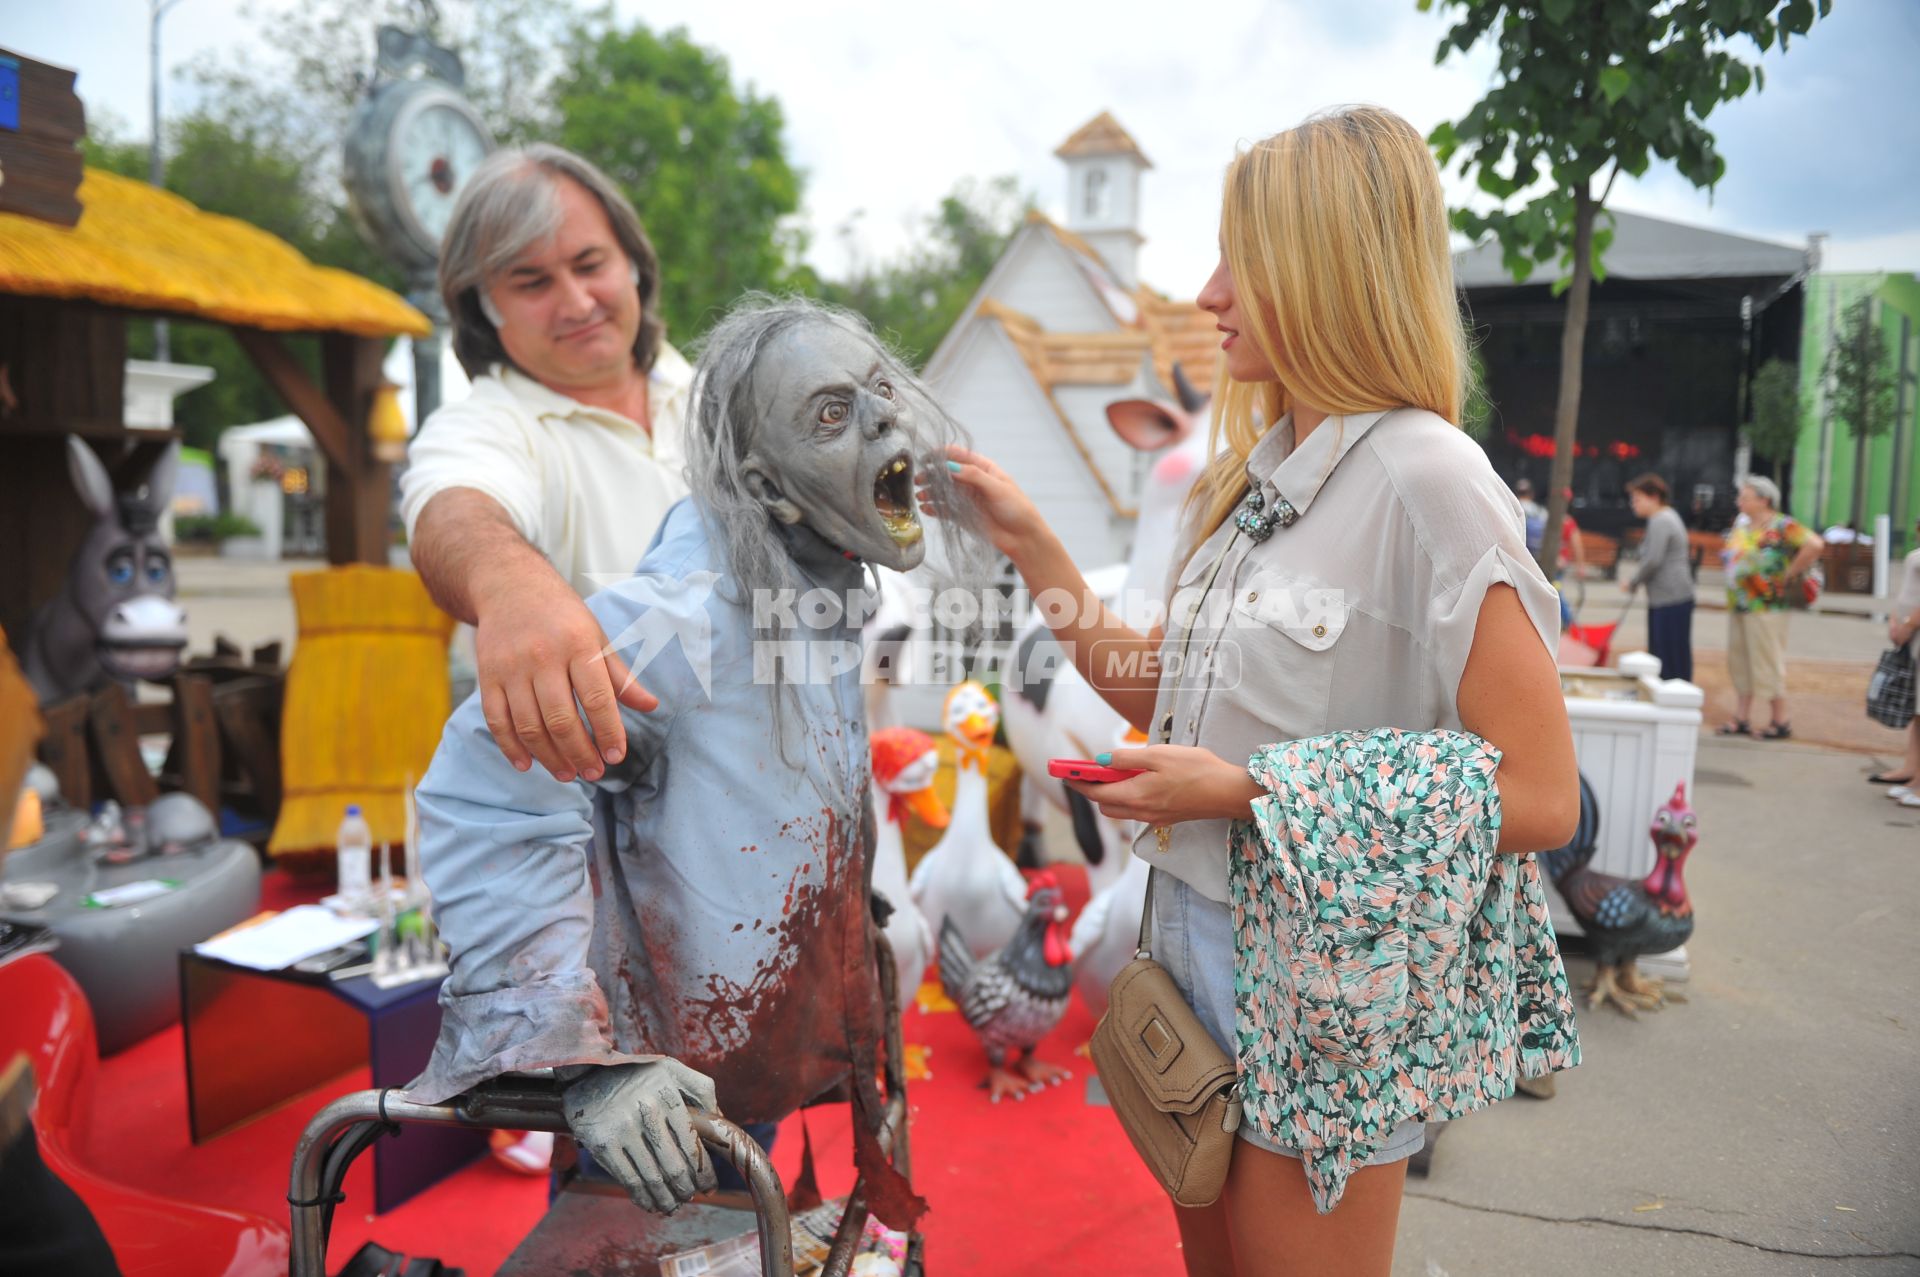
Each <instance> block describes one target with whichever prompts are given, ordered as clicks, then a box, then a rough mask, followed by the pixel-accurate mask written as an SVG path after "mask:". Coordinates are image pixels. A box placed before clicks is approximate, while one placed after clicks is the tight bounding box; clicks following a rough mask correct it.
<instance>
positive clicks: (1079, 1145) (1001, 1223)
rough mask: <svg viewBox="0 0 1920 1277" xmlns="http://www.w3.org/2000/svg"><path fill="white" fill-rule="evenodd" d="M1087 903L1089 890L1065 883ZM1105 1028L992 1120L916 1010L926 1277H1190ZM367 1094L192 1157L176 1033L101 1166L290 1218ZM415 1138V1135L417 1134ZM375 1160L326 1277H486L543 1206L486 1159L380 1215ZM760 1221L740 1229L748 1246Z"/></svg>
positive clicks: (149, 1183)
mask: <svg viewBox="0 0 1920 1277" xmlns="http://www.w3.org/2000/svg"><path fill="white" fill-rule="evenodd" d="M1062 876H1063V878H1066V879H1067V881H1066V882H1064V883H1063V885H1064V886H1066V887H1068V890H1069V896H1070V898H1072V901H1073V903H1074V904H1075V905H1076V906H1077V905H1078V904H1079V903H1081V899H1082V898H1083V897H1084V893H1085V887H1084V884H1083V880H1082V879H1081V878H1080V877H1079V875H1078V874H1071V875H1068V874H1063V875H1062ZM320 894H321V893H320V891H318V890H311V891H309V890H304V889H302V888H301V887H300V886H299V885H298V884H297V883H292V882H289V881H288V880H287V878H286V876H285V875H284V874H281V873H272V874H269V875H268V876H267V880H266V899H265V901H264V906H265V907H267V908H282V907H285V906H286V905H289V904H293V903H297V902H298V901H300V900H305V899H314V898H317V897H318V896H319V895H320ZM1092 1029H1093V1020H1092V1017H1091V1016H1090V1015H1089V1014H1088V1013H1087V1011H1086V1009H1085V1008H1084V1007H1083V1006H1081V1005H1080V1003H1079V1000H1078V999H1077V998H1076V999H1075V1001H1074V1003H1073V1006H1072V1008H1071V1010H1070V1011H1069V1012H1068V1014H1067V1017H1066V1019H1065V1020H1064V1021H1063V1022H1062V1023H1061V1025H1060V1027H1059V1028H1058V1029H1057V1030H1056V1031H1055V1032H1054V1034H1053V1036H1052V1037H1051V1038H1049V1039H1048V1040H1047V1042H1046V1043H1044V1044H1043V1045H1042V1049H1041V1055H1042V1057H1043V1058H1045V1059H1047V1060H1049V1061H1052V1062H1053V1063H1056V1064H1066V1065H1069V1066H1070V1067H1072V1068H1073V1070H1074V1077H1073V1079H1072V1080H1071V1081H1068V1082H1066V1083H1064V1084H1063V1085H1061V1086H1059V1087H1057V1088H1054V1089H1052V1090H1049V1091H1047V1092H1046V1093H1045V1094H1042V1095H1037V1096H1034V1097H1033V1098H1031V1099H1028V1100H1026V1101H1024V1102H1022V1103H1017V1104H1008V1103H1002V1104H999V1105H992V1104H989V1103H988V1102H987V1099H986V1093H985V1092H984V1091H983V1090H980V1089H977V1086H978V1083H979V1082H980V1080H981V1079H982V1078H983V1077H984V1076H985V1072H986V1059H985V1056H984V1054H983V1053H982V1052H981V1049H980V1046H979V1043H978V1041H977V1040H976V1039H975V1038H974V1036H973V1034H972V1031H971V1030H969V1029H968V1028H967V1026H966V1024H965V1022H964V1021H962V1020H961V1019H960V1017H959V1015H958V1014H957V1013H954V1012H951V1011H947V1012H938V1013H932V1014H927V1013H923V1012H922V1011H920V1010H919V1009H918V1008H914V1009H911V1010H909V1011H908V1013H907V1018H906V1022H905V1034H906V1040H907V1042H908V1044H909V1048H910V1053H911V1049H912V1048H913V1047H915V1046H920V1047H925V1048H927V1049H928V1052H929V1053H928V1056H927V1060H926V1063H927V1066H928V1068H929V1069H930V1070H931V1073H932V1076H931V1077H930V1078H927V1079H924V1080H919V1081H916V1082H914V1083H913V1084H912V1085H911V1087H910V1088H909V1093H910V1095H911V1097H912V1100H913V1119H912V1120H913V1127H912V1130H913V1145H912V1148H913V1160H914V1172H915V1174H914V1180H915V1183H916V1186H917V1187H918V1188H919V1190H920V1192H921V1193H922V1194H924V1195H925V1196H926V1198H927V1200H928V1202H929V1203H930V1204H931V1206H932V1211H931V1213H930V1214H929V1215H928V1216H927V1219H926V1221H925V1231H926V1235H927V1260H928V1271H929V1272H930V1273H932V1274H933V1275H934V1277H971V1275H974V1274H978V1275H981V1277H985V1275H986V1274H995V1275H998V1274H1003V1273H1007V1272H1014V1271H1021V1270H1030V1271H1037V1272H1057V1273H1101V1274H1112V1275H1113V1277H1131V1275H1133V1274H1139V1275H1140V1277H1149V1275H1151V1277H1159V1275H1161V1274H1176V1273H1179V1272H1181V1271H1182V1268H1181V1263H1180V1256H1179V1250H1178V1240H1177V1238H1176V1235H1175V1232H1174V1226H1173V1217H1172V1213H1171V1211H1170V1209H1169V1208H1168V1206H1167V1205H1166V1199H1165V1197H1164V1196H1163V1195H1162V1194H1161V1192H1160V1189H1159V1187H1158V1186H1157V1185H1156V1184H1154V1182H1153V1180H1152V1179H1151V1178H1150V1177H1149V1176H1148V1175H1147V1173H1146V1171H1145V1170H1143V1169H1142V1168H1141V1166H1140V1164H1139V1161H1138V1160H1137V1159H1136V1157H1135V1156H1134V1153H1133V1150H1132V1148H1131V1147H1130V1146H1129V1145H1128V1143H1127V1140H1126V1136H1125V1135H1123V1134H1122V1133H1121V1131H1120V1128H1119V1126H1118V1125H1117V1124H1116V1123H1115V1122H1114V1120H1113V1115H1112V1113H1111V1112H1110V1111H1109V1110H1107V1109H1106V1108H1102V1107H1091V1106H1089V1105H1088V1104H1087V1103H1086V1102H1085V1101H1086V1080H1087V1077H1088V1075H1089V1073H1090V1071H1091V1070H1090V1066H1089V1064H1088V1061H1087V1060H1086V1059H1085V1058H1084V1057H1080V1056H1076V1055H1075V1049H1076V1048H1077V1047H1079V1046H1080V1045H1081V1044H1082V1043H1084V1042H1085V1041H1086V1039H1087V1036H1088V1034H1089V1033H1091V1032H1092ZM367 1085H368V1080H367V1075H366V1073H365V1071H364V1070H362V1071H360V1072H358V1073H353V1074H348V1075H347V1076H345V1077H342V1078H341V1079H339V1081H338V1082H336V1083H334V1084H333V1085H331V1086H328V1087H324V1088H322V1089H321V1090H318V1091H315V1092H312V1093H310V1094H308V1095H305V1096H302V1097H301V1098H299V1099H298V1100H295V1101H293V1102H291V1103H289V1104H288V1105H286V1106H285V1107H284V1108H282V1109H280V1110H278V1111H276V1112H274V1113H271V1114H268V1115H267V1116H265V1117H262V1118H260V1119H258V1120H257V1121H254V1122H252V1123H250V1124H248V1125H246V1126H244V1127H241V1128H240V1129H239V1130H236V1131H232V1132H229V1133H228V1134H226V1135H222V1136H220V1137H218V1138H216V1139H214V1140H211V1141H209V1142H208V1143H206V1144H203V1145H200V1146H199V1147H197V1148H196V1147H194V1146H193V1145H192V1144H191V1143H190V1142H189V1141H188V1138H187V1117H186V1083H185V1077H184V1072H183V1065H182V1055H181V1046H180V1030H179V1028H178V1027H177V1026H176V1027H174V1028H172V1029H168V1030H167V1031H165V1032H163V1033H159V1034H156V1035H154V1036H153V1037H151V1038H149V1039H147V1040H146V1041H145V1042H142V1043H140V1044H138V1045H136V1046H134V1047H132V1048H130V1049H129V1050H126V1051H123V1052H121V1053H120V1054H119V1055H116V1056H113V1057H111V1058H109V1059H107V1060H105V1061H103V1062H102V1064H101V1072H100V1087H99V1094H98V1098H97V1100H96V1117H95V1126H94V1142H93V1152H92V1160H93V1161H94V1163H95V1164H96V1165H98V1166H100V1167H101V1168H102V1169H103V1170H107V1171H108V1172H109V1173H110V1174H111V1175H112V1176H113V1177H114V1178H116V1179H120V1180H123V1181H126V1182H127V1183H130V1184H134V1185H138V1186H141V1187H145V1188H150V1189H153V1190H155V1191H158V1192H165V1193H169V1194H172V1195H175V1196H180V1197H186V1198H189V1199H192V1200H195V1201H203V1202H208V1203H212V1204H216V1205H222V1206H230V1207H237V1208H242V1209H246V1210H251V1211H255V1212H258V1213H260V1214H262V1215H267V1216H270V1217H272V1218H275V1219H280V1220H284V1219H285V1218H286V1204H285V1196H286V1191H287V1171H288V1163H289V1161H290V1160H291V1158H292V1155H293V1145H294V1142H295V1140H296V1139H297V1138H298V1136H299V1133H300V1131H301V1129H302V1128H303V1127H304V1126H305V1125H306V1123H307V1122H308V1121H309V1120H310V1119H311V1118H312V1116H313V1115H314V1114H315V1113H316V1112H318V1111H319V1109H320V1107H321V1106H322V1105H324V1104H325V1103H326V1102H327V1101H328V1100H330V1099H332V1098H333V1097H335V1096H337V1095H339V1094H341V1093H343V1092H346V1091H351V1090H357V1089H361V1088H364V1087H366V1086H367ZM806 1121H807V1125H808V1128H809V1131H810V1132H811V1135H812V1138H813V1147H814V1160H815V1164H816V1167H817V1170H818V1173H819V1178H820V1185H821V1188H822V1190H823V1191H825V1192H826V1193H827V1194H829V1195H833V1194H837V1193H842V1192H845V1191H846V1190H847V1188H848V1187H849V1186H850V1185H851V1182H852V1170H851V1160H852V1153H851V1141H850V1139H849V1137H848V1129H847V1125H848V1124H847V1113H846V1110H845V1109H844V1108H841V1107H828V1108H822V1109H816V1110H813V1111H811V1112H809V1113H808V1114H807V1117H806ZM403 1138H404V1137H403ZM773 1160H774V1164H775V1166H776V1168H777V1169H778V1170H779V1172H780V1175H781V1177H782V1179H783V1180H785V1181H786V1182H787V1183H788V1184H791V1183H792V1182H793V1180H794V1178H795V1176H796V1175H797V1173H798V1171H799V1161H800V1132H799V1123H798V1119H793V1120H790V1121H789V1122H788V1123H787V1124H786V1125H785V1126H784V1127H783V1128H782V1130H781V1135H780V1139H779V1141H778V1142H777V1144H776V1145H775V1150H774V1159H773ZM372 1175H373V1170H372V1159H371V1156H363V1157H362V1158H361V1159H360V1161H359V1162H358V1163H356V1165H355V1167H354V1169H353V1171H352V1172H351V1173H350V1174H349V1175H348V1177H347V1201H346V1203H345V1204H344V1205H342V1206H341V1207H340V1208H339V1210H338V1211H337V1212H336V1213H335V1216H334V1227H333V1244H332V1247H331V1249H330V1252H329V1256H328V1268H329V1270H332V1269H335V1268H338V1267H339V1266H340V1265H341V1264H342V1263H344V1262H345V1261H346V1258H347V1257H348V1256H350V1255H351V1254H352V1253H353V1252H354V1251H355V1250H357V1249H358V1248H359V1246H360V1244H361V1243H362V1242H363V1241H366V1240H368V1239H372V1240H374V1241H378V1242H379V1243H380V1244H381V1245H383V1246H386V1247H388V1248H390V1249H393V1250H398V1251H402V1252H405V1253H406V1254H409V1255H434V1256H438V1257H439V1258H441V1259H443V1260H445V1261H446V1262H448V1263H450V1264H458V1265H461V1266H463V1267H465V1268H466V1270H467V1272H468V1273H469V1274H470V1277H487V1275H488V1274H491V1273H492V1272H493V1271H494V1269H495V1267H496V1266H497V1265H498V1264H499V1263H500V1261H501V1260H503V1259H504V1258H505V1257H506V1256H507V1254H508V1253H509V1252H510V1251H512V1249H513V1248H514V1246H515V1245H516V1244H518V1242H519V1240H520V1239H521V1238H522V1237H523V1236H525V1235H526V1233H527V1232H529V1231H530V1230H531V1229H532V1228H533V1226H534V1224H535V1222H536V1221H537V1220H538V1219H539V1218H540V1216H541V1214H542V1212H543V1211H544V1210H545V1208H546V1183H545V1181H544V1180H543V1179H533V1178H529V1177H526V1176H521V1175H515V1174H513V1173H511V1172H509V1171H507V1170H505V1169H504V1168H502V1167H500V1166H498V1165H497V1164H495V1163H494V1162H493V1160H492V1159H491V1158H483V1159H482V1160H481V1161H479V1162H476V1163H475V1164H474V1165H472V1166H470V1167H468V1168H467V1169H465V1170H464V1171H461V1172H460V1173H459V1174H457V1175H455V1176H453V1177H451V1178H449V1179H447V1180H444V1181H442V1182H441V1183H440V1184H439V1185H437V1186H435V1187H434V1188H432V1189H430V1190H429V1191H427V1192H425V1193H422V1194H421V1195H420V1196H418V1197H415V1198H414V1199H413V1200H411V1201H409V1202H407V1203H405V1204H404V1205H402V1206H400V1207H399V1208H398V1209H396V1210H393V1211H390V1212H388V1213H387V1214H385V1215H381V1216H378V1217H376V1216H374V1215H373V1214H372V1213H371V1211H372V1200H373V1184H372ZM746 1227H748V1224H747V1223H746V1221H745V1217H744V1216H743V1224H742V1231H745V1229H746Z"/></svg>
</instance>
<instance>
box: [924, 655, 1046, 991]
mask: <svg viewBox="0 0 1920 1277" xmlns="http://www.w3.org/2000/svg"><path fill="white" fill-rule="evenodd" d="M941 723H942V725H943V726H944V727H945V728H946V730H947V734H948V735H949V736H951V737H953V740H954V743H955V744H956V745H957V746H958V749H957V750H956V752H955V757H954V773H955V774H954V785H953V815H952V818H951V821H950V823H949V824H948V825H947V832H946V834H945V836H944V837H942V838H941V839H940V841H939V843H938V844H937V845H936V846H935V847H934V849H933V850H932V851H929V852H928V853H927V854H926V855H925V856H924V857H923V858H922V859H921V861H920V863H919V864H917V865H915V866H914V869H913V880H912V882H911V884H910V886H909V890H911V891H912V893H913V900H914V903H915V904H917V905H919V906H920V912H921V913H922V914H924V915H926V919H927V921H928V923H930V924H931V925H932V927H933V932H934V934H935V935H939V934H940V922H941V919H943V918H947V917H951V918H952V919H953V925H954V926H956V927H958V928H959V929H960V934H961V935H963V936H965V937H966V941H967V947H968V948H969V949H971V950H972V951H973V955H974V956H975V957H976V958H984V957H986V956H987V955H988V954H991V953H994V952H996V951H997V950H999V949H1000V948H1001V946H1003V945H1005V944H1006V943H1007V941H1009V940H1011V939H1013V933H1014V932H1015V931H1017V930H1019V929H1020V919H1021V918H1022V917H1023V916H1025V914H1026V911H1027V880H1026V879H1025V878H1023V877H1021V876H1020V871H1019V870H1018V869H1015V868H1014V867H1013V862H1012V861H1011V860H1009V859H1007V856H1006V853H1004V852H1002V851H1001V850H1000V848H999V846H998V845H997V844H996V843H995V842H994V841H993V830H992V827H991V823H990V821H989V820H988V817H987V751H988V750H989V748H990V747H991V746H992V744H993V732H994V729H995V728H996V727H998V726H999V724H1000V707H999V706H998V705H996V704H994V701H993V697H992V696H991V695H989V694H988V692H987V689H986V688H985V687H983V686H981V685H980V684H979V683H976V682H974V681H972V680H968V681H967V682H964V683H959V684H956V685H955V686H954V688H953V690H952V691H950V692H948V693H947V702H946V707H945V709H944V710H943V711H942V713H941Z"/></svg>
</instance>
